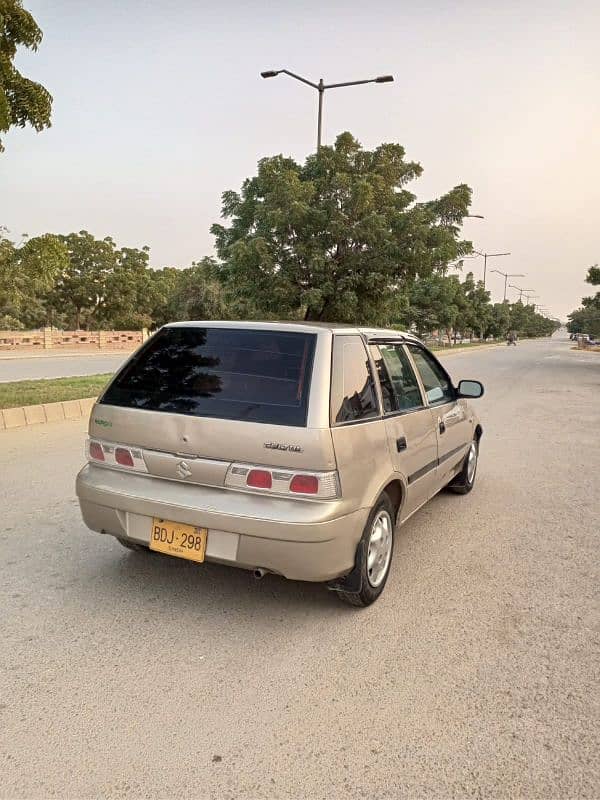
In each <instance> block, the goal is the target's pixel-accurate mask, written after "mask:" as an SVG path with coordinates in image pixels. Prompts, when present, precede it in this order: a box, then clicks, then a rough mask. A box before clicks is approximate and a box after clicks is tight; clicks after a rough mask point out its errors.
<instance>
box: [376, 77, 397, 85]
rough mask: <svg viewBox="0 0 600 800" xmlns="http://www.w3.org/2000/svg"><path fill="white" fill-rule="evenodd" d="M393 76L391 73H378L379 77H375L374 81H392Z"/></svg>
mask: <svg viewBox="0 0 600 800" xmlns="http://www.w3.org/2000/svg"><path fill="white" fill-rule="evenodd" d="M393 82H394V76H393V75H379V77H377V78H375V83H393Z"/></svg>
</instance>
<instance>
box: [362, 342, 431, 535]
mask: <svg viewBox="0 0 600 800" xmlns="http://www.w3.org/2000/svg"><path fill="white" fill-rule="evenodd" d="M370 354H371V358H372V359H373V362H374V364H375V368H376V372H377V376H378V378H379V386H380V389H381V395H382V406H383V414H384V423H385V429H386V434H387V440H388V447H389V450H390V453H391V458H392V462H393V465H394V469H395V470H396V471H397V472H399V473H400V474H401V476H402V477H403V478H404V483H405V486H406V498H405V500H404V503H403V504H402V510H401V513H400V520H401V521H402V520H404V519H406V517H408V516H409V515H410V514H412V513H413V512H414V511H416V509H417V508H419V506H421V505H423V503H425V502H426V501H427V500H428V499H429V498H430V497H431V496H432V495H433V494H434V493H435V491H436V477H435V475H436V468H437V435H436V429H435V415H434V414H432V412H431V409H430V408H428V406H427V404H426V402H425V399H424V397H423V393H422V390H421V387H420V385H419V381H418V380H417V377H416V375H415V371H414V369H413V366H412V364H411V362H410V359H409V357H408V355H407V353H406V351H405V350H404V348H403V346H402V343H401V342H397V343H396V342H391V341H387V342H377V341H374V342H372V343H371V344H370Z"/></svg>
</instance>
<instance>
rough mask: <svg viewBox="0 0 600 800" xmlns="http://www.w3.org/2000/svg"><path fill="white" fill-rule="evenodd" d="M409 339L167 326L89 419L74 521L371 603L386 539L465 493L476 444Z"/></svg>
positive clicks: (466, 410)
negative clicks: (444, 497)
mask: <svg viewBox="0 0 600 800" xmlns="http://www.w3.org/2000/svg"><path fill="white" fill-rule="evenodd" d="M482 394H483V386H482V385H481V383H479V382H478V381H471V380H463V381H460V383H459V384H458V386H457V387H456V388H455V387H454V385H453V382H452V380H451V378H450V376H449V375H448V373H447V372H446V370H445V369H444V367H443V366H442V365H441V364H440V363H439V361H438V360H437V359H436V358H435V356H434V355H433V354H432V353H431V352H429V350H427V348H426V347H425V346H424V345H423V344H422V343H421V342H420V341H419V340H418V339H417V338H416V337H415V336H413V335H411V334H408V333H400V332H398V331H390V330H377V329H371V328H353V327H332V326H328V325H316V324H309V323H306V324H302V323H298V324H295V323H242V322H186V323H174V324H172V325H167V326H165V327H164V328H162V329H161V330H159V331H158V332H157V333H156V334H155V335H154V336H153V337H152V338H151V339H149V340H148V341H147V342H146V343H145V344H144V345H142V347H141V348H140V349H139V350H138V351H137V352H136V353H135V354H134V355H133V356H132V357H131V358H130V359H129V360H128V361H127V362H126V363H125V365H124V366H123V367H122V368H121V370H120V371H119V372H118V373H117V375H116V376H115V378H114V379H113V380H112V382H111V383H110V384H109V386H108V388H107V389H106V390H105V391H104V394H103V395H102V396H101V397H100V399H99V400H98V402H97V403H96V405H95V406H94V408H93V410H92V414H91V419H90V424H89V441H88V444H87V452H88V462H89V463H88V464H87V466H85V467H84V468H83V469H82V471H81V472H80V473H79V475H78V477H77V495H78V497H79V503H80V506H81V511H82V514H83V518H84V520H85V522H86V524H87V525H88V527H89V528H91V529H92V530H94V531H98V532H100V533H108V534H111V535H112V536H115V537H116V538H117V539H118V540H119V541H120V542H121V543H122V544H123V545H124V546H125V547H128V548H131V549H137V550H147V549H151V550H155V551H158V552H160V553H165V554H168V555H172V556H178V557H180V558H185V559H189V560H192V561H197V562H202V561H205V560H206V561H218V562H220V563H224V564H230V565H234V566H238V567H243V568H245V569H251V570H254V573H255V575H256V576H257V577H262V575H264V574H265V573H266V572H274V573H278V574H280V575H284V576H285V577H287V578H291V579H295V580H305V581H325V582H328V585H329V588H331V589H333V590H334V591H336V592H337V593H338V595H339V596H340V598H341V599H343V600H345V601H347V602H349V603H351V604H353V605H358V606H365V605H368V604H370V603H372V602H373V601H374V600H376V599H377V597H379V595H380V594H381V592H382V590H383V588H384V586H385V583H386V580H387V577H388V574H389V570H390V564H391V561H392V554H393V547H394V532H395V527H396V524H397V523H401V522H404V521H405V520H407V519H408V518H409V517H410V516H411V515H412V514H414V512H415V511H417V509H418V508H420V507H421V506H422V505H423V504H424V503H426V502H427V501H428V500H429V499H430V498H431V497H433V496H434V495H435V494H436V493H437V492H439V491H440V489H442V488H444V487H445V486H449V487H450V488H452V489H453V490H454V491H455V492H457V493H459V494H466V493H467V492H470V491H471V489H472V488H473V485H474V483H475V476H476V470H477V461H478V455H479V442H480V439H481V433H482V428H481V425H480V424H479V421H478V419H477V417H476V415H475V413H474V411H473V410H472V408H471V407H470V406H469V405H468V403H467V402H466V398H475V397H480V396H481V395H482Z"/></svg>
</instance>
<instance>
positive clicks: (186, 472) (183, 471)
mask: <svg viewBox="0 0 600 800" xmlns="http://www.w3.org/2000/svg"><path fill="white" fill-rule="evenodd" d="M175 472H176V473H177V474H178V475H179V477H180V478H189V477H190V475H191V474H192V470H191V469H190V468H189V467H188V465H187V464H186V462H185V461H180V462H179V464H177V467H176V468H175Z"/></svg>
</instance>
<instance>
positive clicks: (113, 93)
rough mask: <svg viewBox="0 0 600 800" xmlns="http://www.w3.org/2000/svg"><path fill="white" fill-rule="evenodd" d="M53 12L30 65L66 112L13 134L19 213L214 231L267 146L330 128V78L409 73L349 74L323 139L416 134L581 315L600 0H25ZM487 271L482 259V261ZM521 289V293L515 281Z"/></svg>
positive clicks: (1, 192) (157, 246)
mask: <svg viewBox="0 0 600 800" xmlns="http://www.w3.org/2000/svg"><path fill="white" fill-rule="evenodd" d="M24 5H25V7H26V8H28V9H29V10H30V11H31V12H32V13H33V15H34V17H35V18H36V20H37V21H38V24H39V25H40V27H41V28H42V30H43V32H44V39H43V42H42V44H41V46H40V48H39V50H38V51H37V53H28V52H26V51H20V52H19V55H18V59H17V64H18V66H19V68H20V69H21V70H22V71H23V72H24V73H25V74H26V75H28V76H29V77H31V78H33V79H35V80H38V81H40V82H41V83H43V84H44V85H45V86H46V87H47V88H48V89H49V90H50V92H51V93H52V95H53V96H54V111H53V126H52V128H51V129H49V130H47V131H44V132H42V133H36V132H34V131H32V130H31V129H14V130H13V131H11V132H10V133H9V134H8V135H7V136H6V137H5V146H6V151H5V153H4V154H1V155H0V224H2V225H5V226H6V227H7V228H8V229H9V230H10V231H11V234H12V237H13V238H14V239H17V240H18V239H19V237H20V235H21V234H22V233H24V232H26V233H28V234H29V235H30V236H33V235H37V234H40V233H44V232H54V233H68V232H71V231H79V230H82V229H85V230H88V231H90V232H91V233H93V234H94V235H95V236H97V237H99V238H100V237H104V236H107V235H110V236H112V237H113V238H114V239H115V240H116V242H117V244H119V245H120V246H129V247H141V246H142V245H148V246H149V247H150V263H151V264H152V265H153V266H165V265H175V266H187V265H189V264H190V263H191V262H192V261H195V260H198V259H199V258H201V257H202V256H204V255H209V254H211V253H212V252H213V238H212V236H211V234H210V231H209V228H210V225H211V224H212V223H213V222H216V221H219V217H220V209H221V204H220V198H221V193H222V192H223V191H224V190H226V189H235V190H237V189H239V188H240V185H241V183H242V181H243V180H244V179H245V178H246V177H248V176H250V175H253V174H255V170H256V163H257V161H258V159H259V158H261V157H264V156H267V155H273V154H276V153H284V154H286V155H290V156H292V157H294V158H296V159H298V160H303V159H304V158H305V157H306V155H307V154H308V153H310V152H311V151H313V150H314V148H315V140H316V116H317V93H316V92H315V91H314V90H313V89H310V88H309V87H308V86H305V85H303V84H301V83H298V82H296V81H294V80H292V79H290V78H288V77H286V76H282V75H281V76H279V77H277V78H274V79H270V80H262V79H261V78H260V72H261V71H262V70H265V69H279V68H287V69H290V70H291V71H293V72H296V73H299V74H301V75H304V76H306V77H307V78H309V79H311V80H314V81H317V80H318V79H319V78H320V77H323V78H324V80H325V82H326V83H336V82H341V81H349V80H359V79H362V78H370V77H375V76H376V75H381V74H388V73H391V74H393V75H394V78H395V82H394V83H391V84H390V83H386V84H369V85H366V86H357V87H352V88H343V89H336V90H331V91H330V92H329V93H326V95H325V103H324V140H325V142H326V143H332V142H333V140H334V139H335V137H336V135H337V134H338V133H340V132H341V131H344V130H349V131H351V132H352V133H353V134H354V135H355V136H356V137H357V138H358V139H359V141H360V142H361V143H362V144H363V145H364V146H365V147H367V148H373V147H376V146H377V145H378V144H380V143H381V142H399V143H400V144H402V145H403V146H404V147H405V148H406V154H407V158H409V159H411V160H415V161H418V162H420V163H421V164H422V166H423V168H424V174H423V176H422V177H421V178H420V179H419V180H418V181H416V182H415V183H413V184H412V185H411V186H410V188H411V190H412V191H414V192H415V193H416V194H417V196H418V199H419V200H427V199H430V198H433V197H437V196H439V195H440V194H443V193H444V192H446V191H447V190H448V189H450V188H452V187H453V186H455V185H457V184H459V183H463V182H464V183H468V184H469V185H470V186H471V187H472V189H473V204H472V209H471V212H472V213H473V214H482V215H484V216H485V219H483V220H479V219H467V220H466V221H465V224H464V229H463V235H464V237H465V238H467V239H469V240H471V241H473V244H474V246H475V247H476V249H478V250H480V251H487V252H490V253H498V252H506V251H510V253H511V255H510V256H507V257H503V258H497V259H494V260H489V261H488V281H487V288H488V289H490V290H491V291H492V299H493V300H494V301H497V300H502V294H503V288H504V278H503V277H502V276H500V275H498V274H495V273H490V272H489V271H490V270H491V269H500V270H503V271H504V272H511V273H524V277H522V278H514V279H511V280H510V283H515V284H516V285H518V286H521V287H523V288H532V289H534V290H535V292H534V294H536V295H539V299H538V300H536V302H539V303H541V304H543V305H544V306H545V307H546V308H547V309H548V313H549V314H550V315H556V316H559V317H560V318H561V319H565V318H566V315H567V314H568V313H569V311H571V310H573V309H574V308H576V307H577V306H578V305H579V304H580V299H581V297H582V296H583V295H587V294H591V293H593V291H595V290H594V289H593V288H592V287H591V286H589V285H588V284H586V283H585V282H584V277H585V273H586V271H587V267H588V266H590V265H591V264H594V263H596V262H600V225H599V217H600V215H599V211H600V3H599V2H598V0H574V2H554V1H553V0H548V1H547V2H543V1H542V0H535V1H533V0H521V2H513V0H507V2H502V3H499V2H498V1H497V0H494V2H490V0H477V2H474V1H472V0H463V2H460V1H459V0H455V2H446V1H445V0H438V2H433V1H432V0H423V1H422V2H419V3H410V4H406V3H402V2H398V0H395V2H392V1H388V0H386V1H385V2H378V1H377V0H373V1H372V2H369V3H365V2H364V1H363V2H360V3H359V2H357V0H347V1H346V2H337V1H334V2H329V3H324V2H323V1H322V0H321V1H320V2H314V0H304V1H303V2H301V3H299V2H294V3H291V2H289V0H280V2H279V3H273V2H260V3H259V2H254V0H245V1H244V0H237V1H236V2H230V1H229V0H222V2H219V3H215V2H207V1H206V0H196V1H195V2H192V1H191V0H179V2H177V1H176V0H172V1H171V2H165V0H162V2H159V1H158V0H145V1H143V0H101V2H97V3H82V2H81V0H53V2H46V1H45V0H25V3H24ZM465 264H466V266H467V267H468V268H469V269H473V271H474V273H475V276H476V277H481V275H482V271H483V260H482V259H475V260H472V261H467V262H465ZM515 296H516V295H515V292H514V290H510V291H509V298H510V299H514V298H515Z"/></svg>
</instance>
